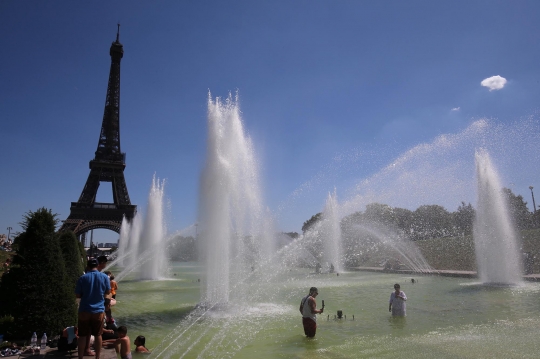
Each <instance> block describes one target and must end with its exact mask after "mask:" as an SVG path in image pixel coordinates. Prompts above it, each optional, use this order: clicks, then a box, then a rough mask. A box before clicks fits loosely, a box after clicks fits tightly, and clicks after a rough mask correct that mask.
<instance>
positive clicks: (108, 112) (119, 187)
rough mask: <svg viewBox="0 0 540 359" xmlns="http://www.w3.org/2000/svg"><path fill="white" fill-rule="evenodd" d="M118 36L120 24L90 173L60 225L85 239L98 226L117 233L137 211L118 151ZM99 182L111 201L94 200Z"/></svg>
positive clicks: (121, 52)
mask: <svg viewBox="0 0 540 359" xmlns="http://www.w3.org/2000/svg"><path fill="white" fill-rule="evenodd" d="M119 37H120V24H118V31H117V33H116V41H114V42H113V43H112V45H111V49H110V55H111V70H110V73H109V84H108V86H107V97H106V99H105V112H104V114H103V122H102V124H101V134H100V135H99V142H98V146H97V150H96V153H95V157H94V159H93V160H91V161H90V174H89V175H88V179H87V180H86V184H85V185H84V188H83V190H82V193H81V196H80V197H79V200H78V201H77V202H71V207H70V214H69V217H68V218H67V219H66V220H65V221H63V222H64V223H63V225H62V227H61V228H60V230H61V231H62V230H72V231H73V232H75V235H77V237H80V238H81V240H84V239H85V238H86V232H88V231H90V230H92V229H97V228H104V229H109V230H111V231H115V232H116V233H120V227H121V225H122V219H123V217H124V216H125V217H126V218H127V219H132V218H133V217H134V216H135V213H137V206H136V205H132V204H131V201H130V200H129V194H128V190H127V186H126V180H125V178H124V169H125V168H126V154H125V153H122V152H121V151H120V60H121V59H122V57H123V56H124V48H123V46H122V44H121V43H120V42H119V41H118V40H119ZM101 182H110V183H111V184H112V194H113V203H98V202H96V195H97V191H98V188H99V185H100V183H101Z"/></svg>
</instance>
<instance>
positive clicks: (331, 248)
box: [320, 189, 343, 272]
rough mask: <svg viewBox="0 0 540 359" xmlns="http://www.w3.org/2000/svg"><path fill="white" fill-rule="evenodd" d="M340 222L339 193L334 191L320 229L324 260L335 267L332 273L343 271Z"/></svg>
mask: <svg viewBox="0 0 540 359" xmlns="http://www.w3.org/2000/svg"><path fill="white" fill-rule="evenodd" d="M340 221H341V217H340V215H339V206H338V201H337V191H336V189H334V193H333V194H332V193H329V194H328V198H327V199H326V206H325V207H324V212H323V215H322V224H321V228H320V233H321V236H322V240H323V260H324V261H326V263H327V264H328V266H331V267H330V269H331V268H332V267H333V270H331V271H332V272H334V271H337V272H341V271H342V270H343V265H342V264H343V263H342V262H343V259H342V252H341V226H340Z"/></svg>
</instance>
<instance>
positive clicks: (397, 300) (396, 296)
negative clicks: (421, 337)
mask: <svg viewBox="0 0 540 359" xmlns="http://www.w3.org/2000/svg"><path fill="white" fill-rule="evenodd" d="M406 301H407V296H406V295H405V292H404V291H402V290H401V289H400V286H399V284H397V283H396V284H394V291H393V292H392V293H391V294H390V303H389V305H388V311H389V312H392V316H393V317H404V316H405V315H407V313H406V309H407V307H406V306H405V302H406Z"/></svg>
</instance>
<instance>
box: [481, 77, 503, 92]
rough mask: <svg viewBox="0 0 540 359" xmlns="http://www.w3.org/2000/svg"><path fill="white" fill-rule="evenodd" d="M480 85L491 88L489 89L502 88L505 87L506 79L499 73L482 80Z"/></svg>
mask: <svg viewBox="0 0 540 359" xmlns="http://www.w3.org/2000/svg"><path fill="white" fill-rule="evenodd" d="M480 85H482V86H485V87H487V88H489V91H493V90H500V89H502V88H503V87H504V85H506V79H505V78H504V77H501V76H499V75H497V76H491V77H488V78H487V79H484V80H482V82H480Z"/></svg>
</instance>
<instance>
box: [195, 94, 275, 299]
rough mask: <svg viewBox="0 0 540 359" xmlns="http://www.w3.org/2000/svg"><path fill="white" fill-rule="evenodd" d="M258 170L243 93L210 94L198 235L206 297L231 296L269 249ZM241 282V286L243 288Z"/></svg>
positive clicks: (204, 297) (202, 296) (203, 290)
mask: <svg viewBox="0 0 540 359" xmlns="http://www.w3.org/2000/svg"><path fill="white" fill-rule="evenodd" d="M263 208H264V207H263V205H262V201H261V193H260V184H259V174H258V168H257V163H256V159H255V155H254V150H253V145H252V142H251V140H250V138H249V137H248V136H247V135H246V134H245V133H244V127H243V124H242V120H241V118H240V111H239V107H238V98H235V99H234V100H233V99H232V96H231V95H229V97H228V98H227V100H226V101H225V103H223V102H222V101H221V100H220V98H216V100H215V101H212V98H211V96H210V94H209V97H208V143H207V158H206V165H205V168H204V170H203V172H202V176H201V185H200V198H199V228H200V234H199V239H198V244H199V258H200V259H202V261H203V262H204V263H205V268H206V273H205V277H204V279H203V283H202V285H201V300H202V302H206V303H217V302H227V301H228V300H229V296H230V290H231V289H232V287H233V286H234V285H236V284H238V283H239V282H241V281H242V279H243V278H245V277H246V276H248V275H249V273H250V272H251V271H252V270H253V269H254V267H255V266H256V265H257V264H258V263H260V262H261V260H262V259H263V258H264V257H265V255H267V254H268V253H265V251H266V252H267V251H268V250H269V248H270V246H269V245H268V233H264V231H265V229H267V226H266V225H265V223H264V222H265V221H264V220H263V217H264V213H265V211H264V210H263ZM240 291H241V288H236V289H235V293H239V292H240Z"/></svg>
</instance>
